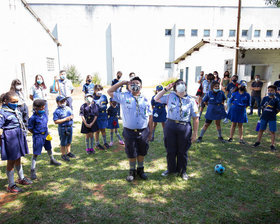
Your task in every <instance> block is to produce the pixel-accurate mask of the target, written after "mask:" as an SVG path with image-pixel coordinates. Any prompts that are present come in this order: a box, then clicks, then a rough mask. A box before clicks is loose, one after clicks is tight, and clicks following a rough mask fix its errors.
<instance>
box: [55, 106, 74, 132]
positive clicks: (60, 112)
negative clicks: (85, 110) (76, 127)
mask: <svg viewBox="0 0 280 224" xmlns="http://www.w3.org/2000/svg"><path fill="white" fill-rule="evenodd" d="M72 114H73V112H72V110H71V108H70V107H67V106H66V107H58V108H56V110H55V111H54V112H53V120H54V121H56V120H60V119H63V118H66V117H69V116H71V115H72ZM72 124H73V119H72V120H70V121H65V122H63V123H62V124H59V125H58V126H60V127H65V126H72Z"/></svg>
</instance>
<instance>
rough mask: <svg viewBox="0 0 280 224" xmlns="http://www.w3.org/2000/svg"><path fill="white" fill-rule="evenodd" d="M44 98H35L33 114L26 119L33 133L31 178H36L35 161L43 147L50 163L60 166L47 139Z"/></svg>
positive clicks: (46, 117)
mask: <svg viewBox="0 0 280 224" xmlns="http://www.w3.org/2000/svg"><path fill="white" fill-rule="evenodd" d="M45 105H46V101H45V100H41V99H38V100H35V101H34V102H33V110H34V113H33V115H32V116H31V117H30V118H29V120H28V130H29V131H30V132H31V133H32V134H33V136H32V137H33V156H32V161H31V180H35V179H37V175H36V170H35V168H36V161H37V157H38V155H41V152H42V149H43V147H44V148H45V149H46V151H47V152H48V155H49V157H50V164H51V165H56V166H60V165H61V163H59V162H57V161H56V160H55V159H54V157H53V154H52V145H51V141H49V140H47V139H46V138H47V136H48V135H49V133H48V116H47V114H46V111H45Z"/></svg>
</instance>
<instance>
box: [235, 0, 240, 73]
mask: <svg viewBox="0 0 280 224" xmlns="http://www.w3.org/2000/svg"><path fill="white" fill-rule="evenodd" d="M240 17H241V0H238V15H237V29H236V45H235V46H236V49H235V67H234V72H235V74H236V75H237V67H238V51H239V50H238V48H239V31H240Z"/></svg>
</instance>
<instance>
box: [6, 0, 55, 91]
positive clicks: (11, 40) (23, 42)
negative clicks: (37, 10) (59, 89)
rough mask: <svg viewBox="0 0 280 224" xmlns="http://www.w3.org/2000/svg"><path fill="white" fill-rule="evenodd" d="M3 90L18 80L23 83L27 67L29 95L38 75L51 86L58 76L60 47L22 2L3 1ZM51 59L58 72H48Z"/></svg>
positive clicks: (13, 0)
mask: <svg viewBox="0 0 280 224" xmlns="http://www.w3.org/2000/svg"><path fill="white" fill-rule="evenodd" d="M0 21H1V22H0V25H1V35H0V89H1V93H3V92H6V91H8V90H9V89H10V84H11V81H12V80H13V79H15V78H18V79H20V80H21V81H23V80H22V68H21V67H22V66H21V65H22V64H24V67H25V74H26V86H24V87H25V89H26V90H27V92H28V91H29V89H30V87H31V86H32V85H33V84H34V80H35V75H36V74H42V75H43V76H44V78H45V81H46V83H47V85H48V86H49V85H50V84H51V83H52V80H53V76H54V75H57V73H58V66H57V48H56V44H55V43H54V42H53V40H52V39H51V38H50V37H49V35H48V34H47V33H46V31H45V30H44V29H43V28H42V26H41V25H40V24H39V23H38V22H37V21H36V19H34V17H33V16H32V15H31V14H30V13H29V12H28V11H27V10H26V9H25V8H24V6H23V4H22V2H21V1H20V0H10V1H0ZM47 57H49V58H54V66H55V67H54V71H47Z"/></svg>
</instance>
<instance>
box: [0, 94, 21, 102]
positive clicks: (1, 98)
mask: <svg viewBox="0 0 280 224" xmlns="http://www.w3.org/2000/svg"><path fill="white" fill-rule="evenodd" d="M13 96H16V97H18V95H17V94H16V92H15V91H9V92H6V93H3V94H2V95H1V96H0V103H2V104H3V103H6V102H7V101H9V100H10V99H11V98H12V97H13Z"/></svg>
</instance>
